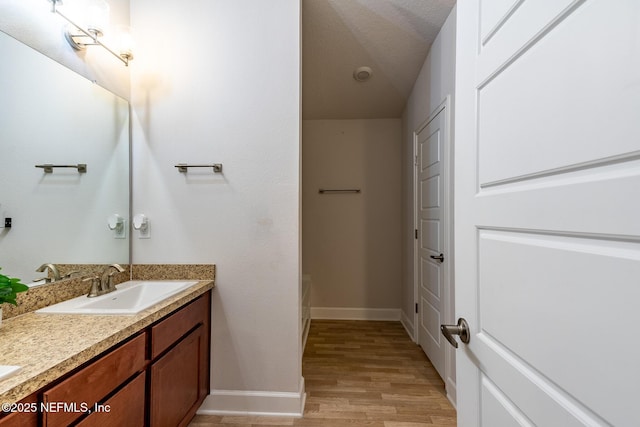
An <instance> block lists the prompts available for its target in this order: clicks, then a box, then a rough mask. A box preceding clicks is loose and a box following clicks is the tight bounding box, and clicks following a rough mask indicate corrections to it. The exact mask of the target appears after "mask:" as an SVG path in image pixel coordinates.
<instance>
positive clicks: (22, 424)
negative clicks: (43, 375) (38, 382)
mask: <svg viewBox="0 0 640 427" xmlns="http://www.w3.org/2000/svg"><path fill="white" fill-rule="evenodd" d="M19 405H24V407H27V408H28V409H29V411H25V410H23V411H21V412H20V411H18V412H13V413H11V414H8V415H6V416H2V414H5V413H4V412H0V427H34V426H37V425H38V410H39V408H40V405H39V404H38V398H37V396H36V394H35V393H34V394H32V395H31V396H28V397H26V398H24V399H22V400H21V401H20V402H19ZM24 407H23V408H24ZM23 408H20V406H18V408H16V409H23Z"/></svg>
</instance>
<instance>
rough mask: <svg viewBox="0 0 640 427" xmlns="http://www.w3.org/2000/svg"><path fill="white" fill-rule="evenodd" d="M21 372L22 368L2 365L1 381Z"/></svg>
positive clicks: (0, 369)
mask: <svg viewBox="0 0 640 427" xmlns="http://www.w3.org/2000/svg"><path fill="white" fill-rule="evenodd" d="M19 370H20V366H12V365H0V380H2V379H4V378H7V377H10V376H11V375H13V374H15V373H17V372H18V371H19Z"/></svg>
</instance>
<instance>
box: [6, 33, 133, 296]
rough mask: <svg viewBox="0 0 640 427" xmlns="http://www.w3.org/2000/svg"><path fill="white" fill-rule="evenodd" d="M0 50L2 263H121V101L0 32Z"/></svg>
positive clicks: (125, 151)
mask: <svg viewBox="0 0 640 427" xmlns="http://www.w3.org/2000/svg"><path fill="white" fill-rule="evenodd" d="M0 53H1V54H2V57H3V58H4V59H3V60H2V61H0V94H1V96H0V227H2V228H0V267H1V268H2V273H4V274H6V275H9V276H12V277H18V278H20V279H22V281H23V283H26V284H29V283H31V282H33V281H34V280H36V279H39V278H41V277H43V276H45V275H46V274H45V273H38V272H36V269H38V267H40V266H41V265H42V264H45V263H53V264H109V263H128V262H129V236H128V233H129V231H128V217H129V105H128V103H127V101H126V100H124V99H122V98H120V97H118V96H116V95H114V94H112V93H111V92H109V91H107V90H106V89H104V88H102V87H100V86H98V85H96V84H94V83H92V82H91V81H89V80H87V79H86V78H84V77H82V76H80V75H79V74H76V73H75V72H73V71H71V70H69V69H68V68H66V67H64V66H62V65H60V64H59V63H57V62H55V61H53V60H52V59H50V58H48V57H46V56H44V55H42V54H41V53H39V52H37V51H35V50H34V49H32V48H30V47H29V46H27V45H25V44H23V43H21V42H19V41H17V40H15V39H13V38H12V37H10V36H8V35H7V34H5V33H3V32H0ZM82 165H86V167H84V166H82ZM118 218H121V219H122V220H123V221H124V222H121V223H118V220H117V219H118ZM108 223H111V224H110V225H109V224H108ZM110 227H112V228H113V229H111V228H110Z"/></svg>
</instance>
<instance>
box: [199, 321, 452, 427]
mask: <svg viewBox="0 0 640 427" xmlns="http://www.w3.org/2000/svg"><path fill="white" fill-rule="evenodd" d="M302 375H303V376H304V379H305V386H306V392H307V401H306V405H305V409H304V417H303V418H284V417H254V416H251V417H249V416H212V415H197V416H196V417H195V418H194V419H193V420H192V422H191V424H190V427H205V426H206V427H209V426H228V427H253V426H265V425H268V426H308V427H317V426H327V427H342V426H349V427H354V426H363V427H452V426H455V425H456V411H455V409H453V407H452V406H451V404H450V403H449V401H448V400H447V398H446V397H445V393H444V384H443V383H442V380H441V379H440V377H439V376H438V374H437V373H436V371H435V369H434V368H433V366H432V365H431V363H430V362H429V359H427V357H426V356H425V354H424V353H423V352H422V350H421V349H420V347H418V346H417V345H416V344H415V343H413V342H412V341H411V340H410V339H409V337H408V335H407V333H406V331H405V330H404V328H403V327H402V325H401V324H400V322H373V321H337V320H313V321H312V322H311V329H310V332H309V338H308V340H307V346H306V348H305V352H304V357H303V363H302Z"/></svg>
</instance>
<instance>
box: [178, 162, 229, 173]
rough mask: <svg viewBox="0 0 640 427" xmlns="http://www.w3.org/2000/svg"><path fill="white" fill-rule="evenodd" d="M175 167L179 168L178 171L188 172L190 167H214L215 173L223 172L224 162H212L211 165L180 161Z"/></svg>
mask: <svg viewBox="0 0 640 427" xmlns="http://www.w3.org/2000/svg"><path fill="white" fill-rule="evenodd" d="M174 167H176V168H178V172H182V173H186V172H187V171H188V170H189V168H212V169H213V171H214V172H215V173H220V172H222V163H212V164H210V165H188V164H186V163H178V164H177V165H175V166H174Z"/></svg>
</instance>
